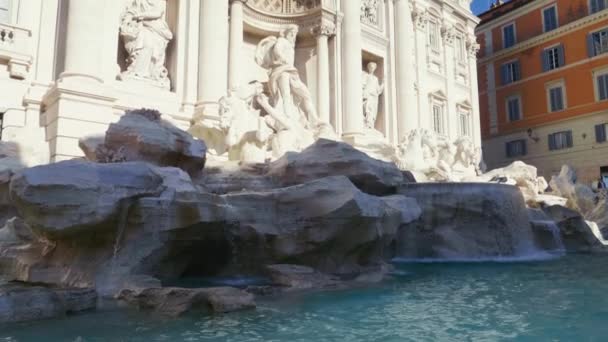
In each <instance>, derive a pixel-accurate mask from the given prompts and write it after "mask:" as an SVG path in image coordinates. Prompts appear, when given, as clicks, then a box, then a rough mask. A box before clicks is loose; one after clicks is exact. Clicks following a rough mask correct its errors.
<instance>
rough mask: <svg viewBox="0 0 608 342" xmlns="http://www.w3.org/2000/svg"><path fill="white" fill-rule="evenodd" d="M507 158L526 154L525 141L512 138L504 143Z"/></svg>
mask: <svg viewBox="0 0 608 342" xmlns="http://www.w3.org/2000/svg"><path fill="white" fill-rule="evenodd" d="M505 146H506V154H507V158H514V157H519V156H525V155H526V154H527V152H528V151H527V148H526V141H525V140H523V139H521V140H513V141H509V142H507V143H506V144H505Z"/></svg>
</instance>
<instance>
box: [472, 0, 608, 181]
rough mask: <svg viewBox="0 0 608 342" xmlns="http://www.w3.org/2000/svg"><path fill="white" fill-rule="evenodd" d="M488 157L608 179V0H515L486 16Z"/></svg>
mask: <svg viewBox="0 0 608 342" xmlns="http://www.w3.org/2000/svg"><path fill="white" fill-rule="evenodd" d="M480 17H481V23H480V25H479V26H478V27H477V29H476V35H477V40H478V42H479V44H480V46H481V50H480V55H479V59H478V80H479V91H480V94H479V96H480V107H481V129H482V139H483V146H484V147H483V149H484V158H485V160H486V163H487V164H488V166H489V167H490V168H495V167H501V166H504V165H506V164H509V163H511V162H513V161H514V160H522V161H524V162H526V163H528V164H531V165H534V166H536V167H537V168H538V169H539V173H540V174H541V175H543V176H545V177H547V178H548V177H550V176H551V175H553V174H556V173H558V172H559V170H560V168H561V166H562V165H563V164H569V165H571V166H573V167H574V168H576V170H577V174H578V178H579V180H580V181H583V182H593V181H596V180H598V178H599V177H605V179H606V183H608V142H607V141H606V140H607V139H606V136H607V133H608V0H512V1H510V2H507V3H504V4H499V5H495V6H494V7H493V8H492V9H490V10H488V11H487V12H485V13H483V14H481V15H480Z"/></svg>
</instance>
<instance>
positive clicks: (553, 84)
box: [545, 80, 568, 113]
mask: <svg viewBox="0 0 608 342" xmlns="http://www.w3.org/2000/svg"><path fill="white" fill-rule="evenodd" d="M557 88H560V89H561V92H562V94H561V96H562V108H561V109H558V110H553V107H552V106H551V90H553V89H557ZM545 94H546V97H547V113H558V112H563V111H564V110H566V109H567V108H568V100H567V98H568V96H567V95H566V82H565V81H564V80H558V81H552V82H549V83H547V84H545Z"/></svg>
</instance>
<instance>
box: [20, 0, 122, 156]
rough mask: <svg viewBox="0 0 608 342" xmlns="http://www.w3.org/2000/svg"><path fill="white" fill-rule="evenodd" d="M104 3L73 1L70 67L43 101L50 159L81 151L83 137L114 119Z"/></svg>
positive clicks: (67, 56)
mask: <svg viewBox="0 0 608 342" xmlns="http://www.w3.org/2000/svg"><path fill="white" fill-rule="evenodd" d="M105 6H106V3H105V2H103V1H99V0H72V1H70V2H69V6H68V18H67V30H66V48H65V71H64V72H63V73H62V74H61V75H60V77H59V79H58V80H57V81H56V82H55V83H54V84H53V86H52V87H51V88H50V89H49V90H48V91H47V92H46V94H44V96H43V98H42V106H41V107H43V108H45V115H43V116H42V117H41V118H42V120H41V123H42V126H43V127H44V128H45V132H46V140H47V142H48V149H49V151H50V160H51V161H60V160H65V159H71V158H74V157H79V156H82V154H83V153H82V150H81V149H80V148H79V147H78V139H80V138H83V137H90V136H99V135H103V134H104V133H105V131H106V130H107V128H108V125H109V123H110V122H112V121H113V120H114V119H115V117H114V115H113V105H114V101H115V100H116V99H115V98H113V97H111V96H110V95H109V91H108V89H107V87H106V85H105V84H104V72H105V69H106V68H105V66H104V63H106V62H108V61H107V60H106V59H104V58H105V56H106V54H105V53H104V47H105V46H106V44H105V42H104V39H105V38H107V36H106V35H104V34H103V31H104V28H105V27H106V26H105V24H106V21H107V20H108V18H107V13H108V12H107V11H105ZM100 37H103V38H102V39H101V41H100ZM32 98H33V99H32V102H35V95H33V96H32Z"/></svg>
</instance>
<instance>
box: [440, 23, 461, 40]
mask: <svg viewBox="0 0 608 342" xmlns="http://www.w3.org/2000/svg"><path fill="white" fill-rule="evenodd" d="M457 35H458V31H457V30H456V28H454V26H453V25H450V24H444V25H443V26H441V36H442V37H443V40H444V42H445V43H446V44H448V45H452V43H454V39H456V36H457Z"/></svg>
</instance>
